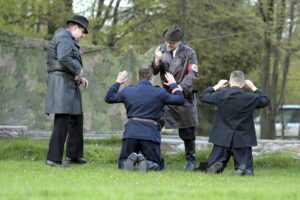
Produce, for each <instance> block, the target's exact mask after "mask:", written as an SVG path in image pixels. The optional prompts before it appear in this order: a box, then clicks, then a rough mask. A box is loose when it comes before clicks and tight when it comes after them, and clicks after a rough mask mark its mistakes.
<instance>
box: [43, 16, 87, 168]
mask: <svg viewBox="0 0 300 200" xmlns="http://www.w3.org/2000/svg"><path fill="white" fill-rule="evenodd" d="M82 20H83V21H82ZM68 22H73V23H77V24H80V25H81V26H82V27H83V28H85V30H86V32H87V25H88V21H87V20H86V18H84V17H82V16H75V17H74V18H73V19H72V20H69V21H68ZM82 68H83V65H82V60H81V56H80V47H79V46H78V45H77V43H76V40H75V38H73V37H72V34H71V32H70V31H68V30H67V29H65V28H61V29H60V30H59V32H58V33H57V34H56V35H55V36H54V37H53V39H52V40H51V41H50V43H49V45H48V59H47V72H48V81H47V86H48V87H47V93H46V101H45V113H47V114H49V113H54V114H55V116H54V128H53V132H52V136H51V139H50V143H49V151H48V154H47V161H48V160H49V161H54V162H61V161H62V157H63V151H64V144H65V141H66V137H67V135H68V139H67V148H66V149H67V152H66V155H67V157H69V158H74V159H77V158H81V157H82V156H83V114H82V100H81V92H80V88H79V84H80V82H78V81H75V80H74V77H75V75H79V74H80V72H81V70H82Z"/></svg>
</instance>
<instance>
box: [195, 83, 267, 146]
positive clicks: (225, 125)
mask: <svg viewBox="0 0 300 200" xmlns="http://www.w3.org/2000/svg"><path fill="white" fill-rule="evenodd" d="M200 100H201V101H202V102H204V103H209V104H213V105H216V106H217V114H216V118H215V121H214V124H213V128H212V131H211V133H210V137H209V142H211V143H213V144H216V145H219V146H223V147H228V148H230V147H232V148H245V147H251V146H256V145H257V139H256V134H255V129H254V121H253V115H252V113H253V111H254V110H255V109H256V108H263V107H266V106H268V105H269V104H270V100H269V98H268V97H267V96H266V95H265V94H264V93H263V92H262V91H261V90H256V91H255V92H254V93H253V92H245V91H244V90H243V89H242V88H239V87H231V88H228V89H222V90H219V91H215V90H214V89H213V88H212V87H209V88H207V89H206V90H204V91H203V93H202V94H201V95H200Z"/></svg>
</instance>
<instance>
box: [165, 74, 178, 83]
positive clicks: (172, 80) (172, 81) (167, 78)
mask: <svg viewBox="0 0 300 200" xmlns="http://www.w3.org/2000/svg"><path fill="white" fill-rule="evenodd" d="M165 78H166V80H167V82H164V83H163V84H164V85H171V84H172V83H176V81H175V78H174V76H173V75H172V74H171V73H169V72H167V73H166V74H165Z"/></svg>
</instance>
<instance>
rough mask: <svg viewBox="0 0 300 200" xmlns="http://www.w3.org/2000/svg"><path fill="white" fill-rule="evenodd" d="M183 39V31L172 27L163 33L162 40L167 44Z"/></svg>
mask: <svg viewBox="0 0 300 200" xmlns="http://www.w3.org/2000/svg"><path fill="white" fill-rule="evenodd" d="M182 38H183V31H182V30H181V29H180V28H179V27H178V26H177V25H172V26H170V27H169V28H168V29H167V30H165V31H164V33H163V39H164V40H165V41H168V42H178V41H181V40H182Z"/></svg>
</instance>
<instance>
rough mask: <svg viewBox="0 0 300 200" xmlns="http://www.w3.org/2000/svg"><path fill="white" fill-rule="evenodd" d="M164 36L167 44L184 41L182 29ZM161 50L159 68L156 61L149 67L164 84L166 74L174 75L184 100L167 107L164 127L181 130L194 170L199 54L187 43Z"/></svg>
mask: <svg viewBox="0 0 300 200" xmlns="http://www.w3.org/2000/svg"><path fill="white" fill-rule="evenodd" d="M163 37H164V39H165V41H169V40H171V41H172V40H173V41H172V42H176V41H181V39H182V37H183V33H182V32H181V30H180V29H179V27H177V26H172V27H170V28H169V29H168V30H166V31H165V33H164V35H163ZM158 48H159V50H160V51H161V53H162V59H161V60H160V62H159V63H158V65H157V64H156V63H155V60H153V61H152V63H151V65H150V68H152V69H153V71H154V75H156V74H160V77H161V80H162V82H165V78H164V75H165V73H166V72H170V73H171V74H173V76H174V78H175V80H176V82H177V84H178V85H179V86H181V87H182V89H183V92H184V97H185V102H184V105H183V106H180V107H178V106H177V107H174V106H172V105H168V106H165V108H164V116H163V118H162V120H163V124H164V127H165V128H166V129H179V136H180V138H181V139H182V140H183V141H184V144H185V153H186V160H187V161H188V162H190V164H191V165H190V166H191V167H188V168H189V169H192V168H193V167H194V166H193V165H194V163H195V160H196V159H195V139H196V137H195V126H198V124H199V122H198V114H197V105H196V97H195V92H197V91H196V90H195V89H194V88H193V81H194V80H195V79H196V78H197V72H198V67H197V64H198V61H197V55H196V53H195V51H194V50H193V49H192V48H190V47H188V46H186V45H184V44H179V46H178V48H177V49H175V50H174V51H172V52H171V51H168V50H167V48H166V44H162V45H160V46H159V47H158ZM164 87H166V86H164ZM187 164H188V163H187ZM186 167H187V165H186ZM186 167H185V168H186Z"/></svg>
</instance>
